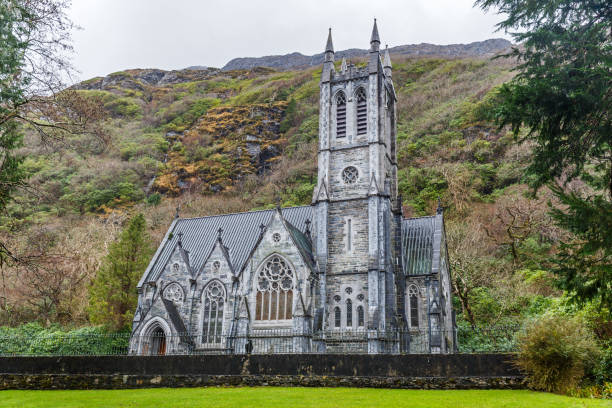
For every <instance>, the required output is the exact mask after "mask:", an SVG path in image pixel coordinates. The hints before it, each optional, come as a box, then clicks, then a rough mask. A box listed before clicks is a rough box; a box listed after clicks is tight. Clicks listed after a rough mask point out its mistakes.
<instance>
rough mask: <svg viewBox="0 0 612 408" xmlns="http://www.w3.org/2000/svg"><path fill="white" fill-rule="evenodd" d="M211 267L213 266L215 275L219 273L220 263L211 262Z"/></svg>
mask: <svg viewBox="0 0 612 408" xmlns="http://www.w3.org/2000/svg"><path fill="white" fill-rule="evenodd" d="M212 266H213V272H214V273H217V272H219V269H220V268H221V262H219V261H215V262H213V264H212Z"/></svg>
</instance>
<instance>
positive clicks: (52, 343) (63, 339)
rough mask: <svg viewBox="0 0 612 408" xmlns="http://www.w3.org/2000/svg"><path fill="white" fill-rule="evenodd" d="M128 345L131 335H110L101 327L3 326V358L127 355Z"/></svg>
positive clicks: (0, 342)
mask: <svg viewBox="0 0 612 408" xmlns="http://www.w3.org/2000/svg"><path fill="white" fill-rule="evenodd" d="M128 344H129V333H117V334H109V333H107V332H106V331H105V330H103V329H102V328H101V327H82V328H79V329H73V330H63V329H62V328H60V327H56V326H51V327H49V328H44V327H43V326H41V325H40V324H38V323H28V324H25V325H23V326H19V327H14V328H13V327H0V355H37V356H40V355H60V356H69V355H115V354H125V353H126V352H127V348H128Z"/></svg>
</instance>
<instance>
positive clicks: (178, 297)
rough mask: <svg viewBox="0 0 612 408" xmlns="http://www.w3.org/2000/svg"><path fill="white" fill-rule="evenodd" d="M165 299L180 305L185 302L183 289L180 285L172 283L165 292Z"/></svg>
mask: <svg viewBox="0 0 612 408" xmlns="http://www.w3.org/2000/svg"><path fill="white" fill-rule="evenodd" d="M164 299H168V300H170V301H172V302H174V303H180V302H182V301H183V289H181V287H180V286H179V284H178V283H171V284H170V285H168V286H166V289H165V290H164Z"/></svg>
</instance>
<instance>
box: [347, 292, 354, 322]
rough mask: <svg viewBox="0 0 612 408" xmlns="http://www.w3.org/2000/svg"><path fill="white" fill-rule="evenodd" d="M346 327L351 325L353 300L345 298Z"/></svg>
mask: <svg viewBox="0 0 612 408" xmlns="http://www.w3.org/2000/svg"><path fill="white" fill-rule="evenodd" d="M346 327H353V302H352V301H351V299H346Z"/></svg>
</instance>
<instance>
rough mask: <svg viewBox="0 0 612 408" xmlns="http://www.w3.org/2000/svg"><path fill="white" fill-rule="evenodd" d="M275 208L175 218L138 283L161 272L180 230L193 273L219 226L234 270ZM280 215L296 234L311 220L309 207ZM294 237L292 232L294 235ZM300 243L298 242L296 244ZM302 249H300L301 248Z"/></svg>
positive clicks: (147, 280)
mask: <svg viewBox="0 0 612 408" xmlns="http://www.w3.org/2000/svg"><path fill="white" fill-rule="evenodd" d="M274 211H276V210H274V209H273V210H261V211H249V212H243V213H235V214H224V215H213V216H209V217H200V218H178V219H176V220H175V221H174V222H173V223H172V225H171V226H170V228H169V230H168V232H167V233H166V236H165V237H164V240H163V241H162V243H161V244H160V246H159V248H158V250H157V252H156V254H155V255H154V256H153V259H152V260H151V263H150V264H149V266H148V267H147V270H146V271H145V273H144V274H143V277H142V279H141V280H140V282H139V283H138V287H141V286H142V285H143V284H144V283H145V282H149V281H154V280H156V279H157V278H158V276H159V275H160V274H161V272H162V271H163V268H164V266H165V265H166V263H167V262H168V259H169V258H170V256H171V255H172V252H173V250H174V248H175V245H176V243H177V242H178V234H179V232H182V233H183V237H182V246H183V248H184V249H185V250H186V251H188V252H189V261H190V264H191V267H192V268H193V270H194V271H195V272H196V273H197V272H199V271H200V269H201V268H202V266H203V264H204V262H205V260H206V258H207V257H208V255H209V254H210V252H211V251H212V249H213V246H214V245H215V242H217V237H218V233H217V230H218V229H219V228H222V229H223V233H222V239H223V244H224V245H225V246H226V247H227V248H228V253H229V256H230V259H231V262H232V265H233V266H234V268H235V272H236V273H238V272H240V271H241V270H242V268H243V267H244V264H245V263H246V262H247V260H248V257H249V254H250V253H251V251H252V249H253V247H254V246H255V244H256V243H257V241H258V239H259V235H260V233H261V230H260V228H259V226H260V225H262V224H263V225H268V223H269V221H270V219H271V218H272V215H273V214H274ZM282 214H283V218H284V219H285V220H286V221H288V222H289V223H290V224H291V225H293V226H294V227H295V228H296V229H298V230H299V232H300V233H302V232H303V231H305V230H306V224H305V221H306V220H312V215H313V211H312V207H311V206H309V205H308V206H302V207H288V208H283V209H282ZM292 235H293V234H292ZM294 236H295V235H294ZM300 241H301V240H300ZM298 246H302V244H301V243H300V244H298ZM303 249H304V248H300V250H303Z"/></svg>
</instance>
